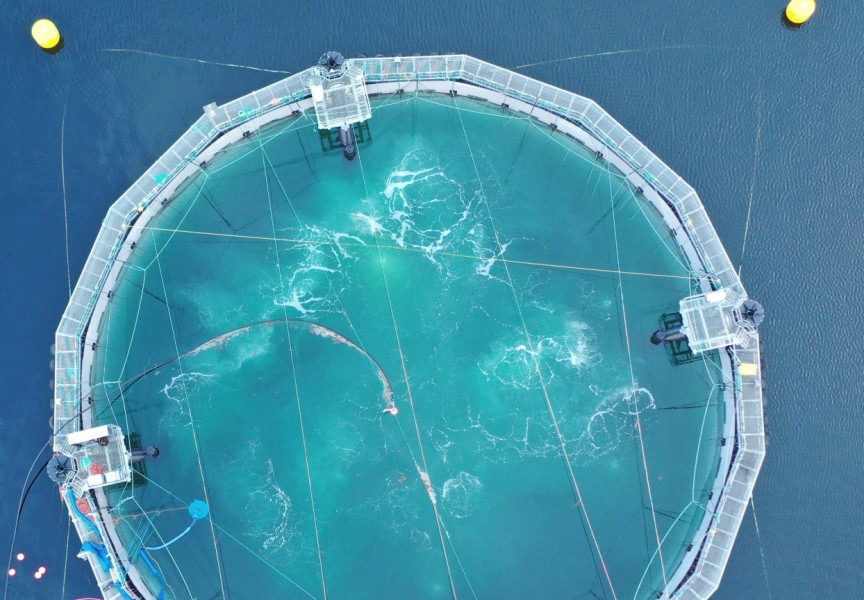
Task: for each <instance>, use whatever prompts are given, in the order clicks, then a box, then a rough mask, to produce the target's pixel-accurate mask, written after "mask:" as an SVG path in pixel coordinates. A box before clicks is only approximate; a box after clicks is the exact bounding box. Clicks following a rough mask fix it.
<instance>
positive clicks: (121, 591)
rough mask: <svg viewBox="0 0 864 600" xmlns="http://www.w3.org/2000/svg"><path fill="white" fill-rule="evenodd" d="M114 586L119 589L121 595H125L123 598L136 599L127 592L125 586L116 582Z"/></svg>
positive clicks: (127, 599)
mask: <svg viewBox="0 0 864 600" xmlns="http://www.w3.org/2000/svg"><path fill="white" fill-rule="evenodd" d="M114 587H115V588H117V591H118V592H120V595H121V596H123V600H135V598H133V597H132V596H130V595H129V594H127V593H126V590H124V589H123V586H122V585H120V584H119V583H117V582H116V581H115V582H114Z"/></svg>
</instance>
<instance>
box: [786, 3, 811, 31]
mask: <svg viewBox="0 0 864 600" xmlns="http://www.w3.org/2000/svg"><path fill="white" fill-rule="evenodd" d="M814 12H816V0H790V2H789V4H787V5H786V18H787V19H789V22H790V23H793V24H795V25H803V24H804V23H806V22H807V21H808V20H810V17H812V16H813V13H814Z"/></svg>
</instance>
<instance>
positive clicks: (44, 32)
mask: <svg viewBox="0 0 864 600" xmlns="http://www.w3.org/2000/svg"><path fill="white" fill-rule="evenodd" d="M30 33H31V34H33V39H34V40H36V43H37V44H39V47H40V48H42V49H43V50H53V49H55V48H57V46H58V45H59V44H60V42H61V41H62V39H63V38H62V37H61V36H60V30H59V29H57V26H56V25H55V24H54V23H52V22H51V21H49V20H48V19H39V20H38V21H36V22H35V23H33V28H32V29H31V30H30Z"/></svg>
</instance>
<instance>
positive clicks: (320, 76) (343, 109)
mask: <svg viewBox="0 0 864 600" xmlns="http://www.w3.org/2000/svg"><path fill="white" fill-rule="evenodd" d="M344 60H345V59H344V58H342V55H341V54H338V53H336V52H328V53H327V54H325V55H324V56H322V57H321V60H320V61H319V62H318V67H317V68H313V69H311V71H312V73H310V74H309V77H308V79H307V80H306V85H308V86H309V93H310V94H311V96H312V106H314V107H315V116H316V117H317V118H318V129H334V128H337V127H338V128H344V127H348V126H351V125H353V124H354V123H360V122H363V121H366V120H367V119H369V118H370V117H371V116H372V108H371V107H370V106H369V94H368V93H367V92H366V81H365V77H364V76H363V70H362V69H359V68H358V67H356V66H354V65H353V64H351V63H350V62H349V63H348V64H346V63H345V62H344Z"/></svg>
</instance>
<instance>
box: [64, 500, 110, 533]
mask: <svg viewBox="0 0 864 600" xmlns="http://www.w3.org/2000/svg"><path fill="white" fill-rule="evenodd" d="M67 493H68V495H69V506H71V507H72V510H73V511H75V514H76V515H78V517H80V519H81V520H82V521H84V523H86V524H87V525H88V526H89V527H90V529H92V530H93V533H95V534H96V537H97V538H99V540H100V541H101V540H102V534H101V533H99V528H98V527H96V525H94V524H93V521H91V520H90V519H88V518H87V515H85V514H84V513H83V512H81V509H80V508H78V505H77V504H75V494H73V493H72V488H69V489H68V490H67Z"/></svg>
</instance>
